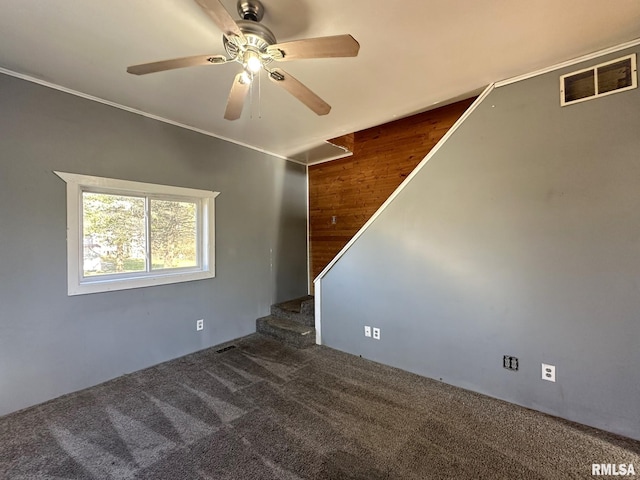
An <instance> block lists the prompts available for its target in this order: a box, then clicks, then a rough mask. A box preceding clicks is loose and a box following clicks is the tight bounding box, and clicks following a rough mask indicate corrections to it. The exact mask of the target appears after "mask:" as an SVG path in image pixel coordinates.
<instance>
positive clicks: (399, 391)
mask: <svg viewBox="0 0 640 480" xmlns="http://www.w3.org/2000/svg"><path fill="white" fill-rule="evenodd" d="M233 345H234V348H231V349H228V350H225V351H217V350H220V348H219V347H218V348H214V349H209V350H205V351H202V352H198V353H195V354H192V355H189V356H186V357H183V358H180V359H177V360H174V361H171V362H168V363H164V364H162V365H158V366H156V367H153V368H149V369H147V370H144V371H141V372H137V373H134V374H131V375H126V376H124V377H121V378H118V379H116V380H113V381H110V382H107V383H105V384H102V385H98V386H96V387H93V388H90V389H87V390H83V391H81V392H77V393H74V394H71V395H67V396H64V397H61V398H59V399H56V400H53V401H50V402H48V403H45V404H43V405H39V406H36V407H33V408H29V409H27V410H23V411H21V412H18V413H14V414H11V415H8V416H5V417H2V418H0V478H2V479H12V480H13V479H30V480H31V479H67V480H69V479H118V480H121V479H134V478H135V479H153V480H161V479H167V480H169V479H170V480H183V479H185V480H197V479H216V480H218V479H220V480H227V479H234V480H253V479H283V480H299V479H331V480H340V479H354V480H355V479H361V480H378V479H403V480H404V479H407V480H412V479H420V480H422V479H492V480H493V479H509V480H512V479H553V480H556V479H577V478H594V477H592V476H591V464H592V463H615V464H620V463H625V464H629V463H633V464H634V466H635V469H636V470H637V471H638V475H637V476H636V477H632V478H640V471H639V470H640V442H635V441H632V440H629V439H625V438H622V437H617V436H615V435H612V434H608V433H605V432H601V431H598V430H595V429H592V428H589V427H585V426H581V425H577V424H573V423H570V422H567V421H564V420H560V419H557V418H553V417H550V416H547V415H544V414H541V413H538V412H534V411H531V410H527V409H524V408H520V407H517V406H514V405H511V404H508V403H505V402H502V401H499V400H495V399H491V398H488V397H485V396H483V395H479V394H475V393H472V392H468V391H465V390H461V389H458V388H455V387H451V386H448V385H444V384H442V383H439V382H436V381H432V380H429V379H425V378H422V377H419V376H416V375H413V374H410V373H406V372H403V371H400V370H397V369H394V368H390V367H386V366H382V365H379V364H376V363H373V362H369V361H367V360H364V359H361V358H358V357H354V356H351V355H346V354H343V353H340V352H337V351H334V350H331V349H329V348H325V347H312V348H310V349H307V350H295V349H292V348H289V347H286V346H283V345H281V344H279V343H277V342H275V341H272V340H269V339H267V338H264V337H261V336H258V335H254V336H250V337H246V338H244V339H241V340H238V341H237V342H235V343H234V344H233ZM626 478H630V477H626Z"/></svg>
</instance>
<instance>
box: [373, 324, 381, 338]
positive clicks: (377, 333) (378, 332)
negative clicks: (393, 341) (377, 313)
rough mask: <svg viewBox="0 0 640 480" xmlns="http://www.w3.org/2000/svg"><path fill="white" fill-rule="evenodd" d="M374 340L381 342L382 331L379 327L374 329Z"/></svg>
mask: <svg viewBox="0 0 640 480" xmlns="http://www.w3.org/2000/svg"><path fill="white" fill-rule="evenodd" d="M373 338H374V339H375V340H380V329H379V328H377V327H373Z"/></svg>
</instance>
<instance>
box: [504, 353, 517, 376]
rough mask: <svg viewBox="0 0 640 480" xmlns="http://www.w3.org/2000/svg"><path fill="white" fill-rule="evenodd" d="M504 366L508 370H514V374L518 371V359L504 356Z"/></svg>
mask: <svg viewBox="0 0 640 480" xmlns="http://www.w3.org/2000/svg"><path fill="white" fill-rule="evenodd" d="M502 366H503V368H506V369H507V370H513V371H514V372H517V371H518V358H517V357H512V356H511V355H504V356H503V357H502Z"/></svg>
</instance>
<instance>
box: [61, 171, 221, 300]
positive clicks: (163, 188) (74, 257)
mask: <svg viewBox="0 0 640 480" xmlns="http://www.w3.org/2000/svg"><path fill="white" fill-rule="evenodd" d="M54 173H55V174H56V175H58V176H59V177H60V178H61V179H62V180H64V181H65V182H66V184H67V294H68V295H70V296H71V295H84V294H88V293H99V292H110V291H114V290H127V289H130V288H142V287H151V286H155V285H167V284H170V283H179V282H190V281H193V280H202V279H205V278H213V277H215V198H216V197H217V196H218V195H219V194H220V193H219V192H213V191H209V190H197V189H193V188H184V187H173V186H169V185H157V184H153V183H142V182H133V181H129V180H118V179H114V178H105V177H95V176H90V175H79V174H76V173H67V172H54ZM85 191H86V192H99V193H110V194H115V195H131V196H144V197H153V198H154V199H155V198H157V197H162V199H165V200H176V201H185V200H189V201H195V202H197V203H198V204H199V206H200V208H199V209H198V211H199V212H201V215H199V219H198V266H196V267H192V268H174V269H164V270H152V271H148V272H131V273H127V274H122V275H98V276H95V277H85V276H84V271H83V228H82V205H83V203H82V194H83V192H85Z"/></svg>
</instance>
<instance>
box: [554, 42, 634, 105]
mask: <svg viewBox="0 0 640 480" xmlns="http://www.w3.org/2000/svg"><path fill="white" fill-rule="evenodd" d="M637 73H638V72H637V69H636V55H635V54H632V55H629V56H627V57H623V58H618V59H616V60H612V61H611V62H606V63H601V64H600V65H596V66H594V67H590V68H586V69H584V70H580V71H578V72H572V73H569V74H567V75H563V76H561V77H560V105H562V106H565V105H571V104H573V103H578V102H582V101H584V100H591V99H592V98H598V97H602V96H604V95H609V94H611V93H616V92H623V91H625V90H630V89H632V88H636V87H637V86H638V82H637Z"/></svg>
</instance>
